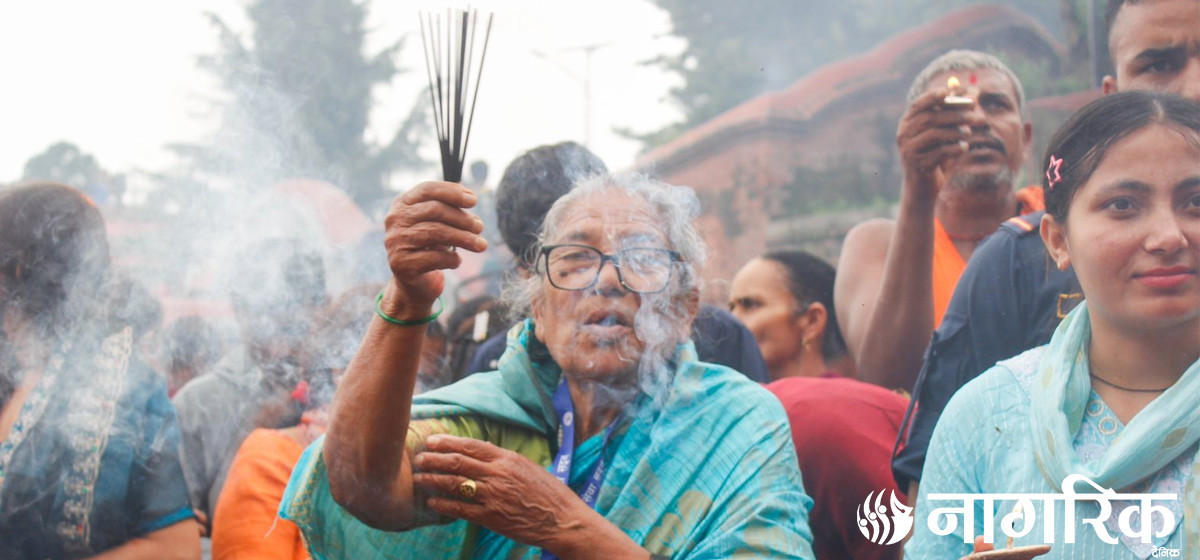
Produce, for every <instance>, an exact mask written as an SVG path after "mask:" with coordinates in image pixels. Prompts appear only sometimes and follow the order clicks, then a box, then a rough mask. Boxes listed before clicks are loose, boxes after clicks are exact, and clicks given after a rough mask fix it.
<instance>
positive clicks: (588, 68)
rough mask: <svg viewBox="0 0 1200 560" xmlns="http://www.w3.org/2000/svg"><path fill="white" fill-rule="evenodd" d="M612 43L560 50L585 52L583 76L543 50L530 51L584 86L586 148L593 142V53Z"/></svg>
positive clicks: (584, 134) (562, 50)
mask: <svg viewBox="0 0 1200 560" xmlns="http://www.w3.org/2000/svg"><path fill="white" fill-rule="evenodd" d="M612 45H613V43H612V42H611V41H610V42H606V43H592V44H590V45H581V46H578V47H570V48H566V49H560V50H559V52H564V53H569V52H582V53H583V77H580V76H579V75H577V74H575V72H572V71H571V69H570V68H567V67H566V66H564V65H563V64H562V63H561V62H559V61H557V60H555V59H553V58H551V57H550V56H549V55H547V54H546V53H544V52H542V51H539V50H537V49H533V50H531V51H530V52H531V53H533V55H534V56H536V57H538V58H540V59H542V60H545V61H547V62H549V63H551V64H553V65H555V66H557V67H558V69H559V70H562V71H563V73H564V74H566V75H567V76H569V77H570V78H571V79H572V80H575V81H576V82H577V83H579V84H580V85H581V86H583V145H584V147H586V148H590V147H591V144H592V55H593V54H595V52H596V51H598V50H600V49H603V48H605V47H611V46H612Z"/></svg>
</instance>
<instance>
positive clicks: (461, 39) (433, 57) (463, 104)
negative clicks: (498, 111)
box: [420, 10, 492, 183]
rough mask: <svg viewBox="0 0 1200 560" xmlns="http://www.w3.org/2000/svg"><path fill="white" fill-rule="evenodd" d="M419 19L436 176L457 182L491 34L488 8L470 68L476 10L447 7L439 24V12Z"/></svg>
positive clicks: (490, 19) (477, 19)
mask: <svg viewBox="0 0 1200 560" xmlns="http://www.w3.org/2000/svg"><path fill="white" fill-rule="evenodd" d="M420 19H421V43H422V45H423V46H424V47H425V72H426V74H427V75H428V77H429V99H430V100H431V101H432V102H433V127H434V130H435V131H436V132H437V137H438V148H439V150H440V152H441V159H442V178H443V179H444V180H446V181H450V182H452V183H459V182H461V181H462V170H463V162H464V161H465V159H466V155H467V144H468V143H470V141H471V122H472V121H474V120H475V104H476V100H477V99H478V98H479V78H480V76H482V75H483V60H484V58H485V57H486V56H487V46H488V40H489V39H490V38H491V36H492V14H488V16H487V26H486V27H485V29H484V34H483V48H482V50H481V52H480V54H479V65H478V66H477V67H475V68H472V62H471V55H472V53H473V52H474V50H475V35H476V31H477V30H478V28H479V13H478V11H476V10H470V11H467V10H447V11H446V25H445V27H443V26H442V18H441V15H435V14H432V13H424V14H421V15H420ZM427 28H428V29H427ZM472 73H473V74H472ZM472 87H474V91H472V90H471V88H472Z"/></svg>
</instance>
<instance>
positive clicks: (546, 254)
mask: <svg viewBox="0 0 1200 560" xmlns="http://www.w3.org/2000/svg"><path fill="white" fill-rule="evenodd" d="M559 247H577V248H580V249H588V250H590V251H592V252H594V253H596V254H597V255H600V264H599V266H597V267H596V274H595V275H594V276H592V281H591V282H588V283H587V285H585V286H582V287H579V288H564V287H562V286H559V285H558V284H556V283H555V282H554V277H553V276H551V274H550V252H551V251H553V250H555V249H558V248H559ZM637 250H641V251H658V252H660V253H665V254H666V255H667V256H668V257H670V258H671V261H670V266H668V267H667V279H666V281H665V282H663V287H661V288H659V289H657V290H635V289H633V288H631V287H629V284H626V283H625V274H624V273H623V272H621V254H622V253H625V252H626V251H637ZM606 262H612V264H613V268H615V269H616V270H617V280H618V281H620V282H621V287H623V288H625V289H626V290H629V291H630V292H632V293H635V294H657V293H659V292H661V291H663V290H665V289H667V287H668V286H670V285H671V279H672V278H673V277H674V274H675V265H676V264H678V263H681V262H684V259H683V255H682V254H680V253H679V251H675V250H672V249H667V248H665V247H626V248H624V249H621V250H620V251H617V252H616V253H613V254H611V255H606V254H604V253H603V252H601V251H600V249H597V248H595V247H592V246H591V245H582V244H579V243H560V244H558V245H546V246H544V247H542V250H541V251H540V252H539V253H538V260H537V261H536V262H535V263H534V266H535V268H536V267H540V268H542V270H541V271H539V272H541V273H543V274H545V275H546V279H547V280H549V281H550V285H551V286H554V287H555V288H557V289H559V290H563V291H567V292H580V291H583V290H587V289H589V288H591V287H592V286H595V285H596V282H599V281H600V273H601V272H602V271H603V270H604V263H606ZM540 263H545V266H541V265H540Z"/></svg>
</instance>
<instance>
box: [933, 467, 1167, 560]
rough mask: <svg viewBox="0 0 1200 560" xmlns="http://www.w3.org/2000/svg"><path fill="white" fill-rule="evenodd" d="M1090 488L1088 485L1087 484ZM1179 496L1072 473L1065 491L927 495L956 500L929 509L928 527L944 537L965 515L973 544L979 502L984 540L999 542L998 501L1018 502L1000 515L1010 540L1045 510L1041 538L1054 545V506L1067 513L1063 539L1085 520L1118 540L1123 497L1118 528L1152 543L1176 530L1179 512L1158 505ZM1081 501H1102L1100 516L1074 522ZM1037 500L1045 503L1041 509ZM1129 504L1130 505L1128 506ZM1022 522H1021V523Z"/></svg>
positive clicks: (967, 538) (967, 539) (1105, 537)
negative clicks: (1117, 507)
mask: <svg viewBox="0 0 1200 560" xmlns="http://www.w3.org/2000/svg"><path fill="white" fill-rule="evenodd" d="M1079 483H1084V484H1086V485H1087V487H1085V490H1084V492H1076V491H1075V487H1076V485H1077V484H1079ZM1088 487H1090V488H1088ZM1178 499H1179V495H1178V494H1165V493H1163V494H1118V493H1116V492H1114V491H1113V490H1112V489H1111V488H1104V487H1102V486H1100V485H1099V484H1097V483H1096V482H1095V481H1093V480H1091V479H1090V478H1088V477H1086V476H1083V475H1081V474H1073V475H1070V476H1068V477H1067V478H1066V480H1063V483H1062V488H1061V493H1046V494H933V493H930V494H928V495H927V496H926V500H928V501H929V502H931V503H932V502H954V503H955V504H956V505H955V506H947V507H938V508H934V509H933V510H932V511H930V512H929V519H928V527H929V531H930V532H932V533H933V534H934V535H938V536H946V535H949V534H951V533H954V532H955V531H957V530H958V527H959V518H960V517H961V518H962V536H963V543H966V544H970V543H972V542H974V541H975V527H976V524H975V512H976V508H979V506H977V505H976V502H981V504H980V505H982V508H979V509H981V510H982V512H983V520H982V525H983V540H984V541H985V542H989V543H990V542H995V541H994V540H993V539H994V538H995V526H994V524H995V522H996V518H997V511H996V510H997V509H999V508H1000V505H999V503H1000V502H1015V506H1014V507H1013V508H1012V511H1011V512H1010V513H1007V514H1005V513H1004V511H1003V510H1001V511H1000V512H999V514H1000V530H1001V531H1002V532H1003V533H1004V535H1005V536H1007V537H1008V538H1009V539H1010V540H1011V539H1014V538H1023V537H1025V536H1026V535H1028V534H1029V533H1031V532H1032V531H1033V529H1034V526H1035V525H1036V524H1037V520H1038V518H1039V514H1038V512H1039V511H1040V512H1041V515H1040V517H1041V518H1042V519H1043V520H1044V523H1043V524H1042V525H1043V526H1042V538H1041V542H1042V543H1044V544H1054V543H1055V542H1056V538H1057V535H1056V534H1055V528H1056V526H1057V524H1056V523H1055V518H1056V515H1055V514H1056V510H1058V511H1062V514H1063V523H1062V527H1063V533H1064V534H1063V542H1066V543H1074V542H1075V530H1076V529H1077V528H1078V527H1079V526H1081V525H1091V526H1092V529H1093V530H1094V531H1095V533H1096V536H1097V537H1099V538H1100V540H1102V541H1104V542H1106V543H1108V544H1114V545H1115V544H1118V543H1119V542H1120V540H1119V539H1118V538H1117V537H1116V536H1113V535H1112V534H1110V533H1109V532H1108V529H1109V526H1108V523H1110V517H1112V515H1113V513H1114V512H1113V509H1114V504H1113V502H1121V503H1122V509H1121V511H1120V512H1119V513H1118V514H1117V519H1116V520H1117V527H1118V528H1119V529H1120V532H1121V534H1122V535H1124V536H1126V537H1128V538H1130V539H1137V540H1139V541H1141V543H1142V544H1145V545H1149V544H1150V543H1151V542H1152V539H1153V538H1156V537H1157V538H1162V537H1167V536H1169V535H1170V534H1171V533H1173V532H1174V531H1175V523H1176V520H1175V514H1174V513H1173V512H1172V511H1171V509H1170V508H1168V507H1166V506H1164V505H1161V504H1155V503H1154V502H1156V501H1158V502H1161V501H1175V500H1178ZM1058 502H1062V508H1061V509H1060V508H1058V507H1057V504H1058ZM1077 502H1096V503H1097V505H1098V506H1099V507H1098V508H1097V509H1098V510H1099V512H1098V516H1097V517H1095V518H1092V519H1086V518H1085V519H1081V520H1079V525H1077V524H1076V515H1077V512H1076V511H1075V504H1076V503H1077ZM1036 504H1041V505H1042V507H1041V508H1038V507H1037V505H1036ZM1126 504H1129V505H1126ZM1155 518H1158V519H1159V520H1161V523H1159V524H1157V526H1156V524H1155V523H1154V521H1155ZM1018 525H1020V527H1019V528H1018ZM1155 552H1157V553H1158V555H1159V556H1162V555H1163V554H1169V553H1170V552H1171V551H1170V550H1169V549H1161V550H1160V549H1156V550H1155Z"/></svg>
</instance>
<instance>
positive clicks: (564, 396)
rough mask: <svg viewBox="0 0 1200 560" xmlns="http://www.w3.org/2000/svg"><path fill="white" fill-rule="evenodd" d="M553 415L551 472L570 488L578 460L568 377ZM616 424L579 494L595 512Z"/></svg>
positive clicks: (549, 558) (548, 559)
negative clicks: (555, 425)
mask: <svg viewBox="0 0 1200 560" xmlns="http://www.w3.org/2000/svg"><path fill="white" fill-rule="evenodd" d="M554 412H555V413H556V414H557V416H558V454H557V455H555V456H554V463H553V464H552V465H551V472H553V473H554V478H557V479H559V480H560V481H562V483H563V484H565V485H567V487H570V486H571V462H572V461H573V460H574V459H575V403H573V402H571V391H570V389H569V388H568V387H567V378H566V377H563V379H562V381H560V382H559V383H558V389H557V390H555V391H554ZM616 425H617V420H613V421H612V422H611V423H609V425H608V427H607V428H605V429H604V447H602V448H601V450H600V459H599V460H598V461H597V462H596V467H595V468H593V469H592V474H591V475H590V476H588V481H587V485H586V486H584V489H583V492H582V493H580V494H579V497H580V498H581V499H582V500H583V503H585V504H587V506H588V507H590V508H593V509H595V507H596V496H597V495H598V494H600V485H601V483H603V482H604V469H605V464H604V448H607V447H608V442H609V440H610V439H612V434H613V428H615V427H616ZM557 558H558V557H557V556H555V555H554V554H552V553H551V552H550V551H548V550H543V551H542V560H557Z"/></svg>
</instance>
